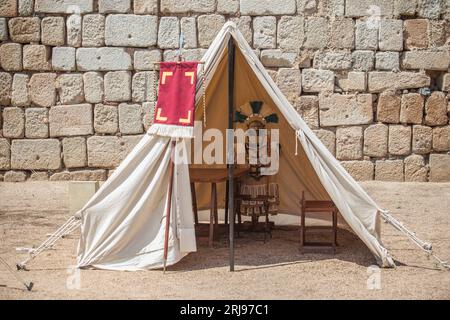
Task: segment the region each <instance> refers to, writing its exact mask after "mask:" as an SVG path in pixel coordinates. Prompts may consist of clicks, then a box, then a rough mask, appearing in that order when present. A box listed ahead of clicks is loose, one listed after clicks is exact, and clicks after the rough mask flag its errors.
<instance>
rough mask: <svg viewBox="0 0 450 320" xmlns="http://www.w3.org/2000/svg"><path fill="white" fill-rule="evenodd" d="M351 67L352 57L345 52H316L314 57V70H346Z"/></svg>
mask: <svg viewBox="0 0 450 320" xmlns="http://www.w3.org/2000/svg"><path fill="white" fill-rule="evenodd" d="M351 66H352V55H351V54H350V53H349V52H345V51H329V52H320V51H318V52H317V53H316V54H315V55H314V68H316V69H329V70H347V69H350V68H351Z"/></svg>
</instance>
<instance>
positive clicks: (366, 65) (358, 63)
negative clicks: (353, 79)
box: [352, 51, 375, 71]
mask: <svg viewBox="0 0 450 320" xmlns="http://www.w3.org/2000/svg"><path fill="white" fill-rule="evenodd" d="M374 57H375V54H374V53H373V51H353V52H352V68H353V70H361V71H370V70H372V69H373V64H374V63H373V61H374Z"/></svg>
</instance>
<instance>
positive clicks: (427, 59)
mask: <svg viewBox="0 0 450 320" xmlns="http://www.w3.org/2000/svg"><path fill="white" fill-rule="evenodd" d="M449 63H450V53H449V52H448V50H445V51H430V50H422V51H407V52H405V53H404V57H403V63H402V65H403V68H405V69H425V70H444V71H445V70H447V69H448V68H449Z"/></svg>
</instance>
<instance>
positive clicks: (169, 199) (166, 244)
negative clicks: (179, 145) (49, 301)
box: [163, 140, 176, 273]
mask: <svg viewBox="0 0 450 320" xmlns="http://www.w3.org/2000/svg"><path fill="white" fill-rule="evenodd" d="M175 144H176V141H175V140H172V141H171V142H170V164H169V166H170V169H169V188H168V195H167V204H166V229H165V234H164V266H163V272H164V273H165V272H166V264H167V254H168V251H169V232H170V209H171V207H172V191H173V172H174V166H175V163H174V159H173V158H174V155H175Z"/></svg>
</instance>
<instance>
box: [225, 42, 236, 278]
mask: <svg viewBox="0 0 450 320" xmlns="http://www.w3.org/2000/svg"><path fill="white" fill-rule="evenodd" d="M233 107H234V40H233V37H232V36H230V39H229V40H228V129H233V120H234V119H233V116H234V108H233ZM227 138H228V139H227V144H228V146H227V160H228V165H227V167H228V212H229V214H228V218H229V219H230V223H229V231H230V271H234V186H233V180H234V178H233V175H234V174H233V171H234V139H233V135H231V137H227Z"/></svg>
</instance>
